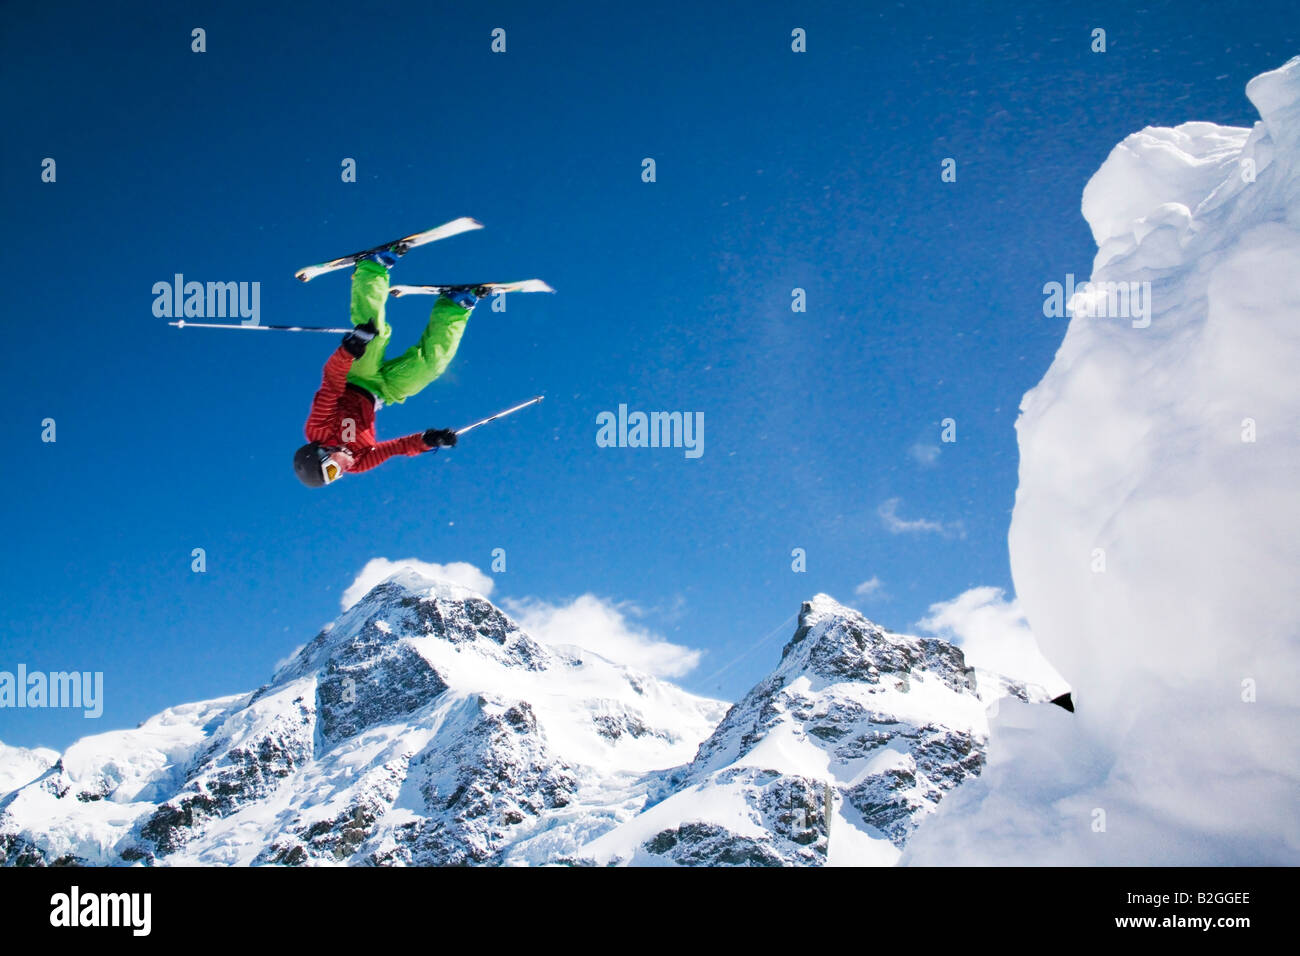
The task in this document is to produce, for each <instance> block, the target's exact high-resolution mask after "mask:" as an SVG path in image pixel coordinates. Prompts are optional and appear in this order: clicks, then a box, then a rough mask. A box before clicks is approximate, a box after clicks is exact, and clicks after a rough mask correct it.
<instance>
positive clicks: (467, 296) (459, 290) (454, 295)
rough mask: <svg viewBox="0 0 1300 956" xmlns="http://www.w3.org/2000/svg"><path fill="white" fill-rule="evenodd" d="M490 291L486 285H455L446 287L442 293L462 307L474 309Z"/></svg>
mask: <svg viewBox="0 0 1300 956" xmlns="http://www.w3.org/2000/svg"><path fill="white" fill-rule="evenodd" d="M490 291H491V290H490V289H489V288H488V287H487V286H485V285H453V286H448V287H447V288H446V289H444V290H443V293H442V294H443V295H444V296H446V297H447V298H448V299H450V300H451V301H452V302H455V303H456V304H457V305H458V306H460V307H461V308H462V309H472V308H474V306H476V305H478V300H479V299H481V298H483V297H484V296H486V295H487V294H488V293H489V292H490Z"/></svg>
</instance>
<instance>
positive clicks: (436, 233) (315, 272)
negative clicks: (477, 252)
mask: <svg viewBox="0 0 1300 956" xmlns="http://www.w3.org/2000/svg"><path fill="white" fill-rule="evenodd" d="M482 228H483V223H481V222H479V221H478V220H477V219H472V218H470V217H469V216H462V217H461V218H459V219H453V220H452V221H451V222H444V223H443V224H442V225H441V226H434V227H433V228H432V229H426V230H425V231H424V232H417V233H415V234H414V235H411V236H404V237H403V238H401V239H393V240H392V241H390V242H386V243H384V244H383V245H382V246H375V247H374V248H373V249H362V250H361V251H360V252H354V253H352V255H350V256H343V257H341V258H338V259H331V260H330V261H329V262H322V263H319V264H318V265H314V266H307V267H306V268H305V269H299V270H298V271H297V272H295V273H294V277H295V278H297V279H298V280H299V281H302V282H310V281H311V280H312V279H314V278H316V277H317V276H319V275H324V274H325V273H326V272H334V271H335V270H337V269H346V268H347V267H348V266H351V265H356V263H357V262H358V261H360V260H361V259H364V258H365V257H366V256H368V255H371V254H372V253H376V252H383V251H384V250H385V249H388V248H389V247H391V246H395V245H396V244H397V243H399V242H404V243H406V245H407V246H408V247H410V248H412V249H413V248H415V247H416V246H423V245H426V244H427V243H430V242H437V241H438V240H439V239H447V238H449V237H451V236H458V235H460V234H461V233H462V232H469V231H470V230H472V229H482Z"/></svg>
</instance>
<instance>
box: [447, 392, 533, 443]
mask: <svg viewBox="0 0 1300 956" xmlns="http://www.w3.org/2000/svg"><path fill="white" fill-rule="evenodd" d="M545 397H546V396H545V395H534V396H533V397H532V398H530V399H529V400H528V401H526V402H520V403H519V404H518V405H514V406H512V407H510V408H507V409H504V410H503V411H499V412H497V413H496V414H495V415H489V416H488V417H487V418H481V419H479V420H478V421H476V422H472V423H470V424H468V425H466V426H465V427H464V428H457V429H456V435H457V437H459V436H461V435H463V434H465V433H466V432H468V431H473V430H474V429H475V428H478V427H479V426H480V425H486V424H487V423H488V422H494V421H496V420H497V419H498V418H505V416H507V415H510V414H512V413H514V412H517V411H519V410H520V409H521V408H527V407H528V406H529V405H536V404H537V403H538V402H540V401H541V400H542V399H544V398H545Z"/></svg>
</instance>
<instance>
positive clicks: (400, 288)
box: [388, 279, 555, 297]
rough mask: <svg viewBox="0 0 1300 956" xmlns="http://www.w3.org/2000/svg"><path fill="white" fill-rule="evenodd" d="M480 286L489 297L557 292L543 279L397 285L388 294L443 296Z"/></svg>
mask: <svg viewBox="0 0 1300 956" xmlns="http://www.w3.org/2000/svg"><path fill="white" fill-rule="evenodd" d="M479 286H482V287H483V288H485V289H488V290H489V292H488V294H489V295H495V294H496V293H498V292H554V291H555V290H554V289H552V288H551V287H550V286H549V285H547V284H546V283H545V282H543V281H542V280H541V279H520V280H519V281H518V282H463V283H461V284H459V285H395V286H392V287H390V288H389V290H388V294H389V295H392V296H398V297H400V296H404V295H442V294H443V293H444V292H446V291H447V290H449V289H464V288H470V289H475V288H478V287H479Z"/></svg>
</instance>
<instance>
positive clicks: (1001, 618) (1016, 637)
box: [917, 587, 1070, 697]
mask: <svg viewBox="0 0 1300 956" xmlns="http://www.w3.org/2000/svg"><path fill="white" fill-rule="evenodd" d="M917 627H918V628H920V629H921V630H923V631H926V632H928V633H930V634H933V635H935V636H936V637H941V638H943V639H944V640H946V641H949V642H951V643H953V644H956V645H957V646H958V647H960V648H961V650H962V654H964V655H965V657H966V663H968V664H970V665H971V666H972V667H983V668H985V669H986V670H991V671H996V672H997V673H999V674H1003V675H1005V676H1007V677H1010V678H1012V679H1014V680H1020V681H1029V682H1030V683H1034V684H1037V685H1039V686H1040V687H1042V688H1043V689H1044V690H1046V691H1047V692H1048V694H1050V695H1051V696H1052V697H1059V696H1060V695H1061V694H1064V693H1065V692H1066V691H1067V690H1069V689H1070V688H1069V685H1068V684H1067V683H1066V682H1065V680H1064V679H1063V678H1062V677H1061V675H1060V674H1058V673H1057V672H1056V668H1055V667H1053V666H1052V665H1051V664H1050V663H1048V661H1047V659H1046V658H1044V657H1043V655H1042V653H1041V652H1040V651H1039V649H1038V642H1037V641H1035V640H1034V635H1033V633H1032V632H1030V630H1029V625H1028V624H1026V623H1025V613H1024V611H1022V610H1021V609H1020V605H1019V604H1018V603H1017V602H1016V601H1014V600H1012V601H1008V600H1006V595H1005V594H1004V593H1003V591H1002V589H1001V588H994V587H978V588H971V589H970V590H969V591H965V592H963V593H961V594H959V595H958V596H957V597H955V598H953V599H952V600H951V601H940V602H938V603H937V604H931V605H930V614H929V616H928V617H926V618H924V619H922V620H921V621H920V622H919V623H918V624H917Z"/></svg>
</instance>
